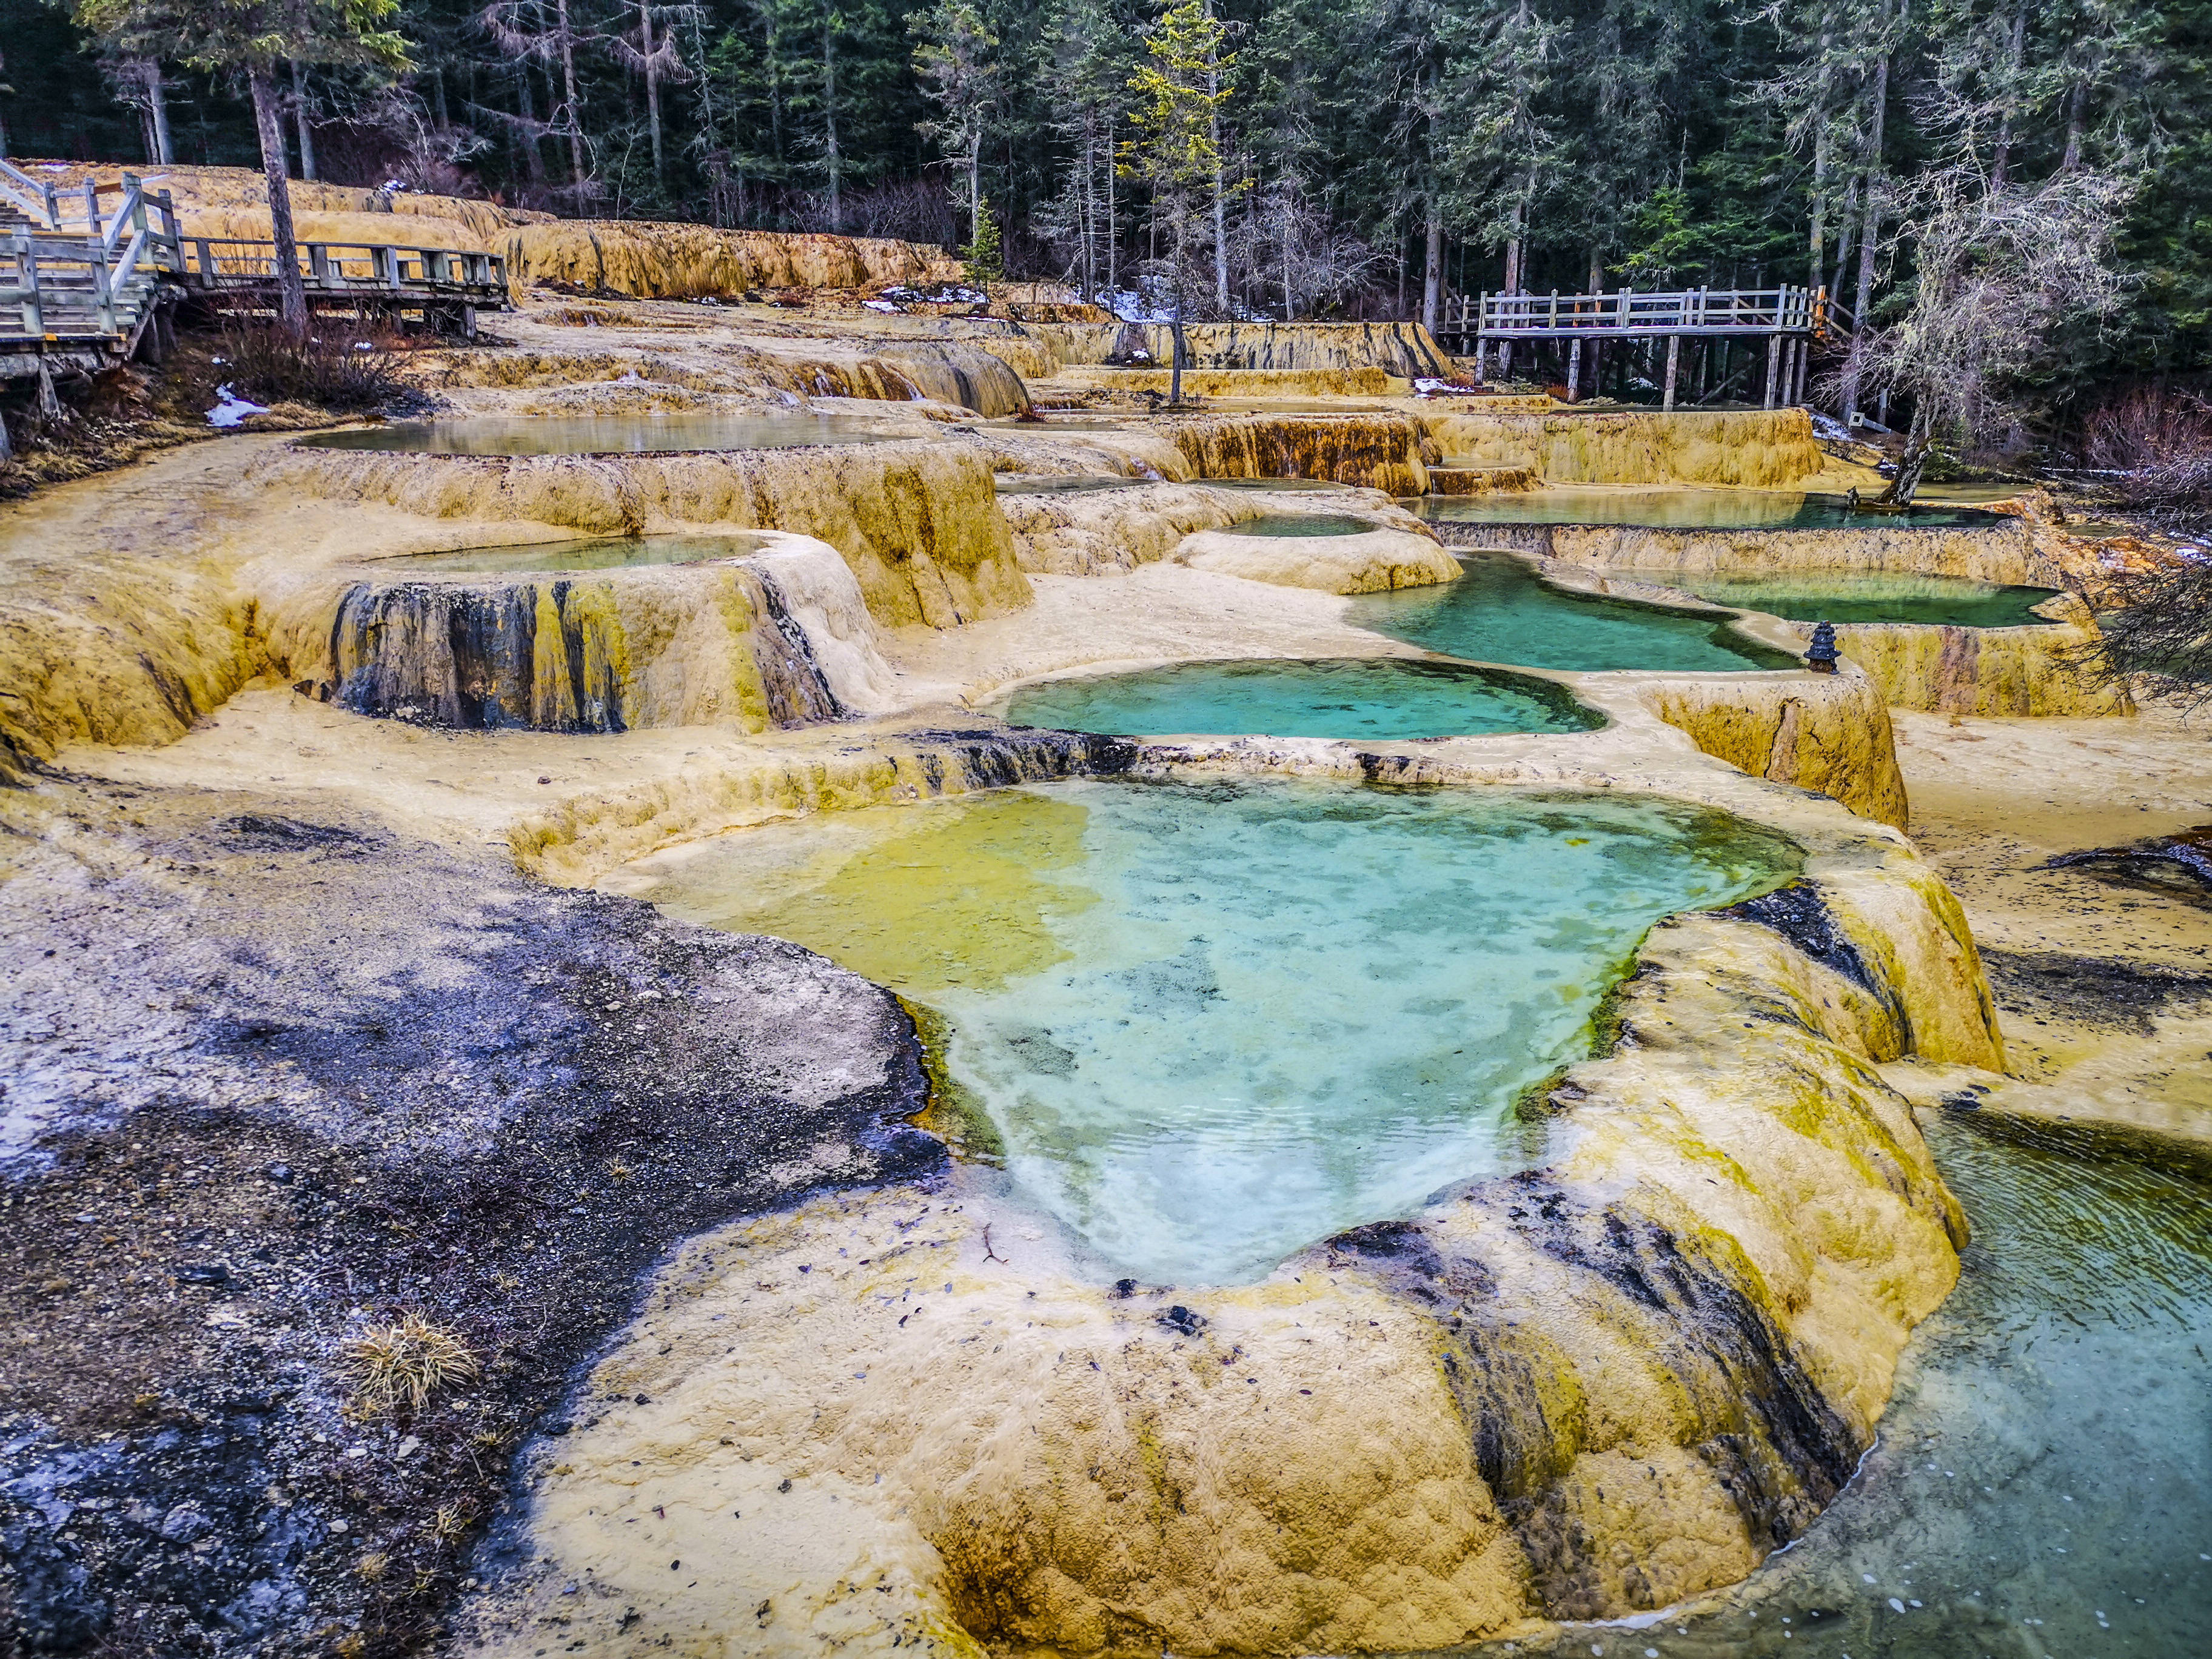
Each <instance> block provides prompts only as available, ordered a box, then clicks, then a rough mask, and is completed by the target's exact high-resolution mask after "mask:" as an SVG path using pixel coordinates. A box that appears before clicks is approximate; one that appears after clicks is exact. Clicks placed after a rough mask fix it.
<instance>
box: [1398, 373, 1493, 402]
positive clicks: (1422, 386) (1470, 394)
mask: <svg viewBox="0 0 2212 1659" xmlns="http://www.w3.org/2000/svg"><path fill="white" fill-rule="evenodd" d="M1413 390H1414V392H1416V393H1418V394H1419V396H1421V397H1424V398H1434V397H1436V396H1437V395H1438V394H1440V393H1441V394H1444V395H1448V396H1455V397H1462V398H1474V397H1479V396H1480V395H1481V392H1482V388H1481V387H1480V386H1461V385H1459V384H1457V383H1456V382H1455V381H1451V380H1431V379H1430V378H1429V377H1428V376H1426V375H1416V376H1415V377H1414V379H1413Z"/></svg>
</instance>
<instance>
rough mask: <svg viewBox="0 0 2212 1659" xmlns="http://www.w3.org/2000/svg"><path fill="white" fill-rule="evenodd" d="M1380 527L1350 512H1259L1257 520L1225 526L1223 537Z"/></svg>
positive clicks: (1345, 532)
mask: <svg viewBox="0 0 2212 1659" xmlns="http://www.w3.org/2000/svg"><path fill="white" fill-rule="evenodd" d="M1382 528H1383V526H1381V525H1379V524H1376V522H1375V521H1374V520H1372V519H1355V518H1353V517H1352V515H1351V514H1350V513H1261V515H1260V516H1259V517H1258V518H1256V519H1246V520H1243V521H1242V522H1241V523H1238V524H1232V525H1225V526H1222V532H1221V533H1222V534H1223V535H1225V536H1282V537H1297V536H1364V535H1365V534H1366V533H1367V532H1369V531H1370V530H1380V529H1382Z"/></svg>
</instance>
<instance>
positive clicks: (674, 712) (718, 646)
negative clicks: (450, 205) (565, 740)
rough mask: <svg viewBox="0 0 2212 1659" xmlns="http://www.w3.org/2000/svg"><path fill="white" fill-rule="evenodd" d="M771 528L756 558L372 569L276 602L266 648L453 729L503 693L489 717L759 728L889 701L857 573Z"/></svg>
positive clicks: (364, 701) (509, 721)
mask: <svg viewBox="0 0 2212 1659" xmlns="http://www.w3.org/2000/svg"><path fill="white" fill-rule="evenodd" d="M771 539H772V540H773V541H774V543H775V548H774V550H771V551H769V552H764V553H756V554H752V555H751V556H744V557H738V556H732V558H730V559H728V560H726V561H714V562H702V563H696V564H689V565H660V566H641V567H638V568H633V569H625V570H614V571H606V572H601V573H596V574H592V573H575V574H543V575H516V576H505V577H501V576H484V575H478V576H459V577H456V576H437V575H430V574H426V573H424V572H423V571H422V570H421V569H419V568H415V569H402V570H400V571H398V573H396V574H395V573H393V572H391V571H388V570H387V571H380V570H378V569H377V568H376V567H375V566H374V565H373V564H372V565H370V566H368V567H364V568H361V569H358V570H356V571H355V572H353V573H350V574H351V579H350V580H348V581H346V582H345V583H344V585H343V586H339V587H337V588H335V589H334V588H333V587H332V586H330V585H329V584H328V583H326V582H318V583H313V584H306V585H302V586H300V587H298V588H295V590H294V591H292V592H289V593H287V594H285V595H284V596H283V598H281V599H276V600H275V601H273V602H272V603H271V604H270V605H269V607H268V610H267V612H266V616H265V626H266V628H267V633H268V637H267V641H266V646H265V648H266V650H267V653H268V655H269V658H270V663H271V665H272V667H274V668H275V670H276V671H277V672H278V673H279V674H281V676H282V677H283V678H285V679H287V680H289V681H293V682H295V683H299V682H307V683H311V684H315V685H317V686H319V688H320V690H321V692H322V694H323V695H324V696H325V697H328V696H334V695H337V694H338V693H340V692H341V691H343V692H347V693H349V696H348V701H349V704H350V706H352V707H354V708H356V709H358V710H359V711H360V712H362V713H367V714H412V715H422V714H429V713H433V712H435V714H436V716H437V717H438V719H439V720H440V723H441V724H447V725H468V724H473V723H475V722H474V721H473V720H471V719H470V718H468V716H467V712H466V706H467V705H476V704H483V703H485V702H489V703H490V704H492V705H493V706H494V707H495V708H497V709H498V710H499V711H500V712H499V714H498V716H497V717H496V718H495V719H494V720H488V721H485V722H484V723H486V724H495V725H507V726H535V727H538V729H540V730H545V731H574V730H578V729H582V730H587V731H601V732H606V731H623V730H630V731H635V730H638V729H640V728H644V727H653V726H731V727H734V728H735V729H737V730H738V731H742V732H763V731H766V730H769V729H770V728H772V727H781V726H799V725H805V724H808V723H811V722H814V721H819V720H829V719H832V718H835V717H836V716H837V715H839V714H848V713H872V712H874V711H875V710H877V709H878V708H882V707H883V706H884V703H885V702H886V701H887V699H888V696H889V692H890V681H891V676H890V668H889V667H888V665H885V663H884V660H883V659H882V658H881V656H880V655H878V652H877V634H876V629H875V624H874V622H873V620H872V618H871V617H869V615H868V612H867V609H866V605H864V604H863V603H862V601H861V599H860V587H859V585H858V583H857V582H855V580H854V577H853V574H852V572H851V570H850V569H849V568H848V567H847V565H846V563H845V562H844V561H843V559H842V558H841V557H840V556H838V553H837V550H836V549H835V548H832V547H829V546H827V545H825V544H823V543H820V542H816V541H812V540H810V539H809V538H805V537H801V536H775V537H773V538H771ZM764 584H773V591H772V592H771V591H769V589H768V588H767V587H766V586H764ZM779 611H781V614H782V615H783V616H784V617H787V618H789V619H790V620H792V621H795V622H796V623H798V624H799V628H800V629H801V630H802V631H803V634H804V635H805V640H806V648H805V652H804V653H800V652H798V651H796V650H795V649H794V647H793V642H792V641H791V640H790V638H789V637H787V635H786V634H785V632H784V631H783V630H782V629H781V628H780V627H779V626H778V614H777V613H778V612H779ZM525 637H527V640H528V650H527V654H525V652H524V649H523V641H524V639H525Z"/></svg>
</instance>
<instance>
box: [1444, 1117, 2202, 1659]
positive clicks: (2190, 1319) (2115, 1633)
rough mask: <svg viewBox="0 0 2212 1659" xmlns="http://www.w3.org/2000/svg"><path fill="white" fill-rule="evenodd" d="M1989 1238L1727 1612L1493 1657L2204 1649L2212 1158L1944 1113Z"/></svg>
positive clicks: (1968, 1195) (1950, 1147)
mask: <svg viewBox="0 0 2212 1659" xmlns="http://www.w3.org/2000/svg"><path fill="white" fill-rule="evenodd" d="M1928 1127H1929V1139H1930V1140H1931V1141H1932V1142H1933V1143H1934V1145H1935V1147H1936V1156H1937V1158H1938V1161H1939V1162H1940V1164H1941V1166H1942V1171H1943V1176H1944V1179H1945V1180H1946V1181H1948V1182H1949V1183H1950V1185H1951V1188H1952V1190H1953V1191H1954V1193H1956V1194H1958V1196H1959V1200H1960V1203H1961V1204H1963V1205H1964V1206H1966V1215H1967V1218H1968V1219H1969V1221H1970V1222H1971V1223H1972V1226H1973V1230H1974V1237H1973V1240H1972V1243H1970V1244H1969V1245H1968V1246H1967V1248H1966V1252H1965V1258H1964V1263H1963V1273H1962V1275H1961V1277H1960V1281H1959V1287H1958V1289H1957V1290H1956V1291H1954V1292H1953V1293H1952V1295H1951V1297H1950V1299H1949V1300H1948V1302H1946V1303H1945V1304H1943V1306H1942V1308H1941V1309H1939V1310H1937V1311H1936V1314H1935V1315H1934V1316H1933V1317H1931V1318H1930V1319H1929V1321H1928V1322H1927V1323H1925V1324H1924V1325H1923V1326H1922V1327H1921V1328H1920V1329H1919V1330H1918V1331H1917V1333H1915V1334H1914V1336H1913V1339H1912V1342H1911V1346H1910V1347H1908V1348H1907V1350H1906V1352H1905V1360H1904V1364H1902V1366H1901V1367H1900V1369H1899V1373H1898V1378H1897V1389H1896V1394H1895V1396H1894V1399H1893V1402H1892V1404H1891V1406H1890V1408H1889V1411H1888V1413H1887V1415H1885V1416H1884V1418H1883V1419H1882V1423H1881V1441H1880V1443H1878V1444H1877V1445H1876V1446H1875V1449H1874V1450H1873V1451H1871V1452H1870V1453H1869V1454H1868V1455H1867V1458H1866V1460H1865V1462H1864V1463H1863V1465H1862V1466H1861V1468H1860V1470H1859V1473H1858V1475H1857V1479H1856V1480H1854V1481H1853V1482H1852V1484H1851V1485H1850V1486H1849V1487H1848V1488H1846V1489H1845V1491H1844V1493H1843V1494H1842V1495H1841V1496H1840V1497H1839V1498H1838V1499H1837V1500H1836V1502H1835V1503H1834V1504H1832V1505H1831V1506H1830V1508H1829V1510H1828V1512H1827V1513H1826V1515H1825V1516H1822V1517H1821V1518H1820V1520H1819V1521H1818V1522H1814V1525H1813V1527H1812V1528H1811V1529H1810V1530H1809V1531H1808V1533H1807V1534H1806V1535H1805V1536H1804V1537H1803V1538H1802V1539H1801V1540H1800V1541H1798V1542H1797V1544H1796V1546H1795V1547H1792V1548H1791V1549H1790V1550H1788V1551H1787V1552H1785V1553H1782V1554H1780V1555H1778V1556H1775V1557H1773V1558H1771V1559H1770V1560H1769V1561H1768V1562H1767V1564H1766V1565H1765V1566H1764V1567H1762V1568H1761V1569H1760V1570H1759V1571H1758V1572H1757V1573H1756V1574H1754V1575H1753V1577H1752V1578H1751V1579H1750V1580H1749V1582H1748V1583H1746V1584H1745V1585H1744V1586H1742V1587H1741V1589H1736V1590H1734V1591H1731V1592H1729V1593H1728V1594H1727V1595H1726V1598H1725V1600H1726V1601H1727V1604H1728V1605H1727V1607H1726V1608H1725V1610H1724V1611H1721V1612H1717V1613H1713V1614H1711V1615H1710V1616H1708V1617H1705V1618H1703V1619H1698V1620H1690V1619H1681V1618H1670V1619H1666V1620H1660V1621H1658V1622H1657V1623H1656V1624H1655V1625H1653V1626H1650V1627H1649V1628H1645V1629H1641V1630H1627V1629H1623V1628H1621V1627H1620V1626H1588V1625H1585V1626H1574V1627H1571V1629H1570V1630H1568V1631H1567V1632H1565V1633H1564V1634H1562V1635H1561V1636H1559V1637H1557V1638H1547V1639H1546V1640H1544V1641H1541V1642H1536V1643H1518V1644H1510V1643H1500V1644H1491V1645H1489V1646H1487V1647H1486V1648H1484V1649H1482V1650H1480V1651H1481V1652H1482V1653H1483V1654H1485V1655H1486V1656H1494V1655H1498V1654H1501V1653H1508V1652H1517V1653H1522V1654H1531V1653H1541V1654H1545V1655H1556V1656H1567V1655H1575V1656H1580V1655H1586V1654H1601V1655H1605V1656H1617V1659H1630V1656H1638V1655H1656V1656H1660V1659H1719V1656H1731V1659H1734V1656H1760V1659H1770V1656H1787V1659H1845V1656H1849V1659H1884V1656H1887V1659H1980V1656H1998V1659H2046V1656H2052V1659H2055V1656H2082V1659H2106V1656H2113V1659H2120V1656H2125V1659H2194V1656H2197V1655H2199V1654H2202V1653H2203V1652H2205V1651H2206V1650H2207V1648H2208V1645H2212V1361H2208V1359H2207V1358H2206V1356H2207V1353H2208V1351H2212V1339H2208V1336H2207V1333H2208V1331H2212V1178H2209V1175H2212V1172H2208V1171H2207V1170H2205V1169H2204V1168H2203V1164H2202V1161H2201V1155H2199V1159H2198V1161H2197V1164H2194V1165H2193V1166H2192V1165H2191V1164H2182V1163H2179V1162H2175V1161H2172V1160H2170V1159H2167V1158H2163V1157H2161V1156H2160V1154H2159V1153H2157V1152H2151V1151H2149V1150H2148V1148H2147V1147H2145V1146H2142V1144H2140V1143H2138V1144H2137V1145H2136V1146H2133V1147H2129V1146H2125V1145H2124V1143H2122V1142H2119V1141H2118V1140H2117V1139H2114V1138H2111V1137H2100V1136H2098V1135H2095V1134H2093V1133H2086V1132H2083V1131H2081V1130H2077V1129H2071V1128H2069V1127H2068V1126H2064V1125H2058V1126H2053V1127H2049V1128H2036V1127H2005V1126H2003V1125H2002V1124H1999V1123H1994V1122H1993V1123H1991V1124H1990V1125H1989V1126H1987V1127H1984V1126H1981V1125H1979V1124H1978V1122H1977V1121H1976V1120H1975V1119H1974V1118H1973V1117H1972V1115H1949V1116H1946V1117H1945V1118H1944V1119H1942V1121H1937V1122H1935V1123H1932V1124H1930V1125H1929V1126H1928Z"/></svg>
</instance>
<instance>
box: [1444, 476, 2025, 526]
mask: <svg viewBox="0 0 2212 1659" xmlns="http://www.w3.org/2000/svg"><path fill="white" fill-rule="evenodd" d="M1407 505H1409V506H1411V507H1413V511H1414V512H1416V513H1419V514H1420V515H1421V516H1422V517H1423V518H1425V519H1430V520H1436V521H1438V522H1441V523H1451V524H1598V525H1632V526H1639V527H1641V528H1644V529H1650V530H1700V529H1704V530H1905V529H1956V528H1966V527H1968V526H1978V525H1993V524H1996V523H1997V522H1998V521H1999V520H1998V515H1997V514H1996V513H1981V512H1977V511H1975V510H1974V509H1973V508H1972V507H1915V508H1913V510H1912V511H1911V512H1909V513H1881V514H1872V513H1853V512H1851V511H1850V507H1848V506H1846V505H1845V503H1844V498H1843V497H1842V496H1840V495H1805V494H1802V493H1801V492H1798V491H1796V490H1781V489H1620V488H1618V487H1607V486H1601V485H1575V484H1554V485H1552V486H1550V487H1549V488H1547V489H1523V490H1501V491H1499V492H1498V493H1497V494H1494V495H1424V496H1422V497H1420V498H1419V501H1414V502H1409V503H1407Z"/></svg>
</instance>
